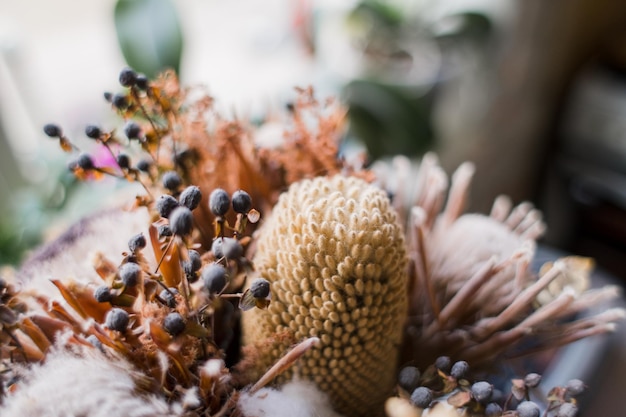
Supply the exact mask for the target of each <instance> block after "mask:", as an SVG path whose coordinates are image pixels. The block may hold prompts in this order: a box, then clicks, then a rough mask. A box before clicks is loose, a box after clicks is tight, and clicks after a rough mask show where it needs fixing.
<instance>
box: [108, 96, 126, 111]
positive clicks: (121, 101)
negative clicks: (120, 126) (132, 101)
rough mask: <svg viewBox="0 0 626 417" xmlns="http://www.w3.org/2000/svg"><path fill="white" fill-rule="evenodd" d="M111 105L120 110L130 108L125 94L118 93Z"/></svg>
mask: <svg viewBox="0 0 626 417" xmlns="http://www.w3.org/2000/svg"><path fill="white" fill-rule="evenodd" d="M111 103H113V105H114V106H115V107H117V108H118V109H120V110H124V109H126V108H127V107H128V98H127V97H126V95H125V94H121V93H118V94H115V95H114V96H113V98H112V99H111Z"/></svg>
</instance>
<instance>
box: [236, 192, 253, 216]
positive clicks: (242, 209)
mask: <svg viewBox="0 0 626 417" xmlns="http://www.w3.org/2000/svg"><path fill="white" fill-rule="evenodd" d="M232 201H233V210H235V213H242V214H246V213H248V212H249V211H250V209H252V199H251V198H250V194H248V193H247V192H245V191H243V190H237V191H235V192H234V193H233V197H232Z"/></svg>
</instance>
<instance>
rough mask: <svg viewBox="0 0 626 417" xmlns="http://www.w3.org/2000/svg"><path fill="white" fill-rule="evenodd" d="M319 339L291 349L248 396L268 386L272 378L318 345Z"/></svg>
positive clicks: (308, 340)
mask: <svg viewBox="0 0 626 417" xmlns="http://www.w3.org/2000/svg"><path fill="white" fill-rule="evenodd" d="M319 343H320V339H319V338H317V337H310V338H308V339H305V340H304V341H302V342H300V343H298V344H297V345H296V346H295V347H294V348H293V349H291V350H290V351H289V352H287V354H286V355H285V356H283V357H282V358H280V359H279V360H278V362H276V363H275V364H274V366H272V367H271V368H270V369H269V370H268V371H267V372H266V373H265V374H264V375H263V376H262V377H261V378H260V379H259V380H258V381H257V382H256V383H255V384H254V385H253V386H252V388H250V394H254V393H255V392H257V391H258V390H260V389H261V388H263V387H264V386H266V385H267V384H269V383H270V382H271V381H272V380H273V379H274V378H276V377H277V376H278V375H280V374H281V373H283V372H285V371H286V370H287V369H288V368H289V367H291V366H292V365H293V364H294V362H295V361H297V360H298V359H300V358H301V357H302V355H304V354H305V353H306V352H307V351H308V350H309V349H311V348H312V347H314V346H317V345H319Z"/></svg>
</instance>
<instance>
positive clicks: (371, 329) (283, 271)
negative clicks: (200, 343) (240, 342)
mask: <svg viewBox="0 0 626 417" xmlns="http://www.w3.org/2000/svg"><path fill="white" fill-rule="evenodd" d="M254 265H255V268H256V270H257V272H258V274H259V275H260V276H262V277H264V278H266V279H267V280H269V281H270V283H271V290H272V301H271V304H270V306H269V308H268V309H267V310H257V309H255V310H253V311H250V312H248V313H246V314H244V318H243V330H244V339H245V342H246V343H247V344H251V343H254V342H259V341H263V340H266V339H268V338H270V337H272V336H274V335H277V334H281V333H289V334H290V335H291V336H292V339H291V340H292V341H300V340H302V339H305V338H308V337H318V338H319V339H320V343H319V345H318V346H317V347H315V348H313V349H312V350H311V351H310V352H308V353H307V354H306V355H305V356H304V357H303V358H302V359H301V360H300V361H299V362H298V363H297V365H296V366H295V372H296V373H297V374H298V375H299V377H301V378H303V379H306V380H312V381H313V382H315V383H316V384H317V385H318V386H319V387H320V389H322V390H323V391H325V392H327V393H328V394H329V396H330V399H331V402H332V403H333V405H334V406H335V408H336V409H337V410H338V411H340V412H342V413H345V414H348V415H351V416H358V415H376V414H381V413H382V411H383V404H384V401H385V399H386V398H387V397H388V395H389V394H390V392H391V391H392V389H393V387H394V385H395V378H396V364H397V356H398V349H399V346H400V344H401V341H402V333H403V325H404V320H405V316H406V308H407V302H406V266H407V261H406V251H405V243H404V237H403V232H402V229H401V227H400V226H399V224H398V222H397V218H396V213H395V211H394V210H393V208H392V207H391V206H390V202H389V199H388V198H387V196H386V194H385V192H384V191H382V190H381V189H379V188H378V187H375V186H372V185H370V184H368V183H367V182H365V181H363V180H361V179H357V178H354V177H343V176H334V177H332V178H328V177H319V178H315V179H313V180H305V181H302V182H299V183H295V184H293V185H292V186H291V187H290V189H289V191H288V192H286V193H284V194H283V195H282V196H281V197H280V199H279V201H278V203H277V204H276V206H275V207H274V209H273V211H272V214H271V217H270V218H269V219H268V220H267V223H266V224H265V225H264V226H263V228H262V230H261V233H260V235H259V240H258V249H257V253H256V255H255V258H254ZM288 348H289V343H288V342H287V341H284V342H278V343H277V344H276V345H275V346H274V347H273V349H267V350H266V351H262V352H261V357H260V358H259V360H258V361H257V365H258V368H259V369H258V370H257V371H258V372H263V371H265V370H266V369H267V368H269V366H270V365H271V364H273V363H274V362H276V360H277V359H278V358H280V357H281V356H282V355H283V354H284V353H285V352H286V351H287V350H288ZM286 378H289V376H287V377H286ZM286 378H283V380H284V379H286Z"/></svg>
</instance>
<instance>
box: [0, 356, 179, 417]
mask: <svg viewBox="0 0 626 417" xmlns="http://www.w3.org/2000/svg"><path fill="white" fill-rule="evenodd" d="M145 379H146V378H145V376H143V375H142V374H141V373H139V372H137V371H134V370H133V366H132V365H131V364H130V363H129V362H127V361H126V360H124V359H122V358H112V357H111V356H107V355H104V354H102V353H99V352H97V350H96V349H91V348H86V349H82V352H80V353H74V352H69V351H65V350H62V349H61V350H58V351H56V352H54V353H50V354H48V356H47V357H46V362H45V363H44V364H43V365H34V366H33V367H32V368H31V369H30V370H29V371H28V373H27V375H26V378H25V380H23V381H21V382H19V383H17V384H16V385H17V389H16V391H15V393H14V394H12V395H9V396H7V397H6V398H5V403H4V404H3V405H2V407H0V415H3V416H23V417H37V416H46V417H66V416H87V415H88V416H91V417H111V416H128V417H174V416H176V415H181V414H182V412H181V410H173V409H172V408H171V407H170V406H169V405H168V404H167V403H166V402H165V400H164V399H162V398H159V397H157V396H156V395H154V394H151V393H149V392H147V391H146V388H147V387H146V386H142V380H145ZM143 384H144V385H145V381H143Z"/></svg>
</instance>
